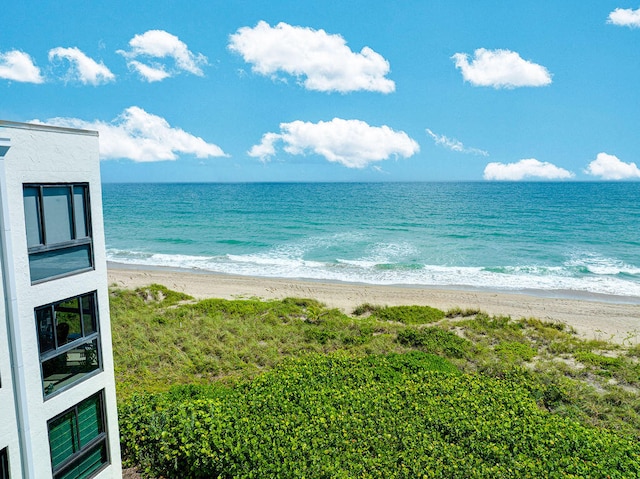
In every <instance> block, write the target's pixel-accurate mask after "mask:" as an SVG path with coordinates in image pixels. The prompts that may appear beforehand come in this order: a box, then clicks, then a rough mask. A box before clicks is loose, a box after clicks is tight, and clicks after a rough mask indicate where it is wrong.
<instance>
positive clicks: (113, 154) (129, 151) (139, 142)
mask: <svg viewBox="0 0 640 479" xmlns="http://www.w3.org/2000/svg"><path fill="white" fill-rule="evenodd" d="M34 122H38V123H42V122H40V121H38V120H34ZM44 123H45V124H48V125H55V126H64V127H69V128H81V129H86V130H97V131H98V132H99V133H100V157H101V158H102V159H105V160H107V159H116V158H117V159H119V158H126V159H130V160H133V161H136V162H151V161H163V160H176V159H177V158H178V154H179V153H184V154H189V155H195V156H196V157H197V158H209V157H216V156H227V155H226V154H225V153H224V151H222V149H221V148H220V147H219V146H217V145H214V144H212V143H207V142H206V141H204V140H203V139H202V138H199V137H197V136H193V135H191V134H189V133H187V132H185V131H184V130H181V129H180V128H174V127H172V126H171V125H169V122H167V120H165V119H164V118H162V117H159V116H156V115H152V114H150V113H147V112H146V111H144V110H143V109H142V108H139V107H137V106H132V107H129V108H127V109H126V110H125V111H124V112H122V114H120V115H119V116H118V117H117V118H116V119H115V120H113V121H111V122H104V121H100V120H95V121H85V120H80V119H77V118H51V119H49V120H47V121H45V122H44Z"/></svg>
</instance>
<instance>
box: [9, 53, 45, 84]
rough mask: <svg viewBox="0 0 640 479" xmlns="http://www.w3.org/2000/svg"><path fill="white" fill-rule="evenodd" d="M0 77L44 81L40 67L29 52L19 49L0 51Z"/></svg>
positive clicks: (34, 81) (29, 81)
mask: <svg viewBox="0 0 640 479" xmlns="http://www.w3.org/2000/svg"><path fill="white" fill-rule="evenodd" d="M0 78H4V79H5V80H13V81H18V82H24V83H43V82H44V78H43V77H42V75H41V74H40V69H39V68H38V67H37V66H35V64H34V63H33V60H32V59H31V57H30V56H29V54H27V53H24V52H21V51H19V50H11V51H8V52H6V53H2V52H0Z"/></svg>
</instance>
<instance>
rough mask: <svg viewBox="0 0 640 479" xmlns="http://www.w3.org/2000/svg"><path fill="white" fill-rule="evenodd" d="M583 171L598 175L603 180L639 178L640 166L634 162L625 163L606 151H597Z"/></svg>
mask: <svg viewBox="0 0 640 479" xmlns="http://www.w3.org/2000/svg"><path fill="white" fill-rule="evenodd" d="M585 173H587V174H589V175H593V176H599V177H600V178H602V179H603V180H625V179H631V178H640V168H638V167H637V166H636V164H635V163H625V162H623V161H621V160H620V159H618V157H616V156H614V155H608V154H607V153H598V156H596V159H595V160H593V161H592V162H591V163H589V165H588V166H587V168H586V170H585Z"/></svg>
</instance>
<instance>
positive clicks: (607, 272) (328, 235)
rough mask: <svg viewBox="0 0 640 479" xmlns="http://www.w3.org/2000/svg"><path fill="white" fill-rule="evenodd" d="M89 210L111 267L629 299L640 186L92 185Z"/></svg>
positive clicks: (639, 269) (637, 250)
mask: <svg viewBox="0 0 640 479" xmlns="http://www.w3.org/2000/svg"><path fill="white" fill-rule="evenodd" d="M103 202H104V221H105V233H106V241H107V258H108V260H109V261H112V262H117V263H125V264H131V265H143V266H159V267H168V268H186V269H192V270H199V271H212V272H217V273H230V274H238V275H251V276H264V277H280V278H298V279H314V280H328V281H345V282H352V283H369V284H385V285H391V284H393V285H408V286H435V287H455V288H466V289H475V288H481V289H490V290H499V291H523V290H526V291H534V292H535V291H537V292H541V293H543V294H552V295H568V296H571V295H576V294H578V295H582V294H584V293H597V294H605V295H617V296H622V297H626V299H628V300H631V301H634V302H635V301H636V300H640V182H638V183H629V182H620V183H599V182H590V183H574V182H566V183H549V182H545V183H501V182H477V183H243V184H105V185H103ZM622 299H625V298H622Z"/></svg>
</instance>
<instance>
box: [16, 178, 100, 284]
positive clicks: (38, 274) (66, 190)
mask: <svg viewBox="0 0 640 479" xmlns="http://www.w3.org/2000/svg"><path fill="white" fill-rule="evenodd" d="M23 200H24V217H25V225H26V229H27V246H28V248H29V270H30V272H31V282H32V283H37V282H40V281H44V280H47V279H51V278H55V277H59V276H64V275H68V274H71V273H78V272H82V271H87V270H90V269H91V268H93V251H92V242H91V222H90V219H89V185H87V184H67V185H24V189H23Z"/></svg>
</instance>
